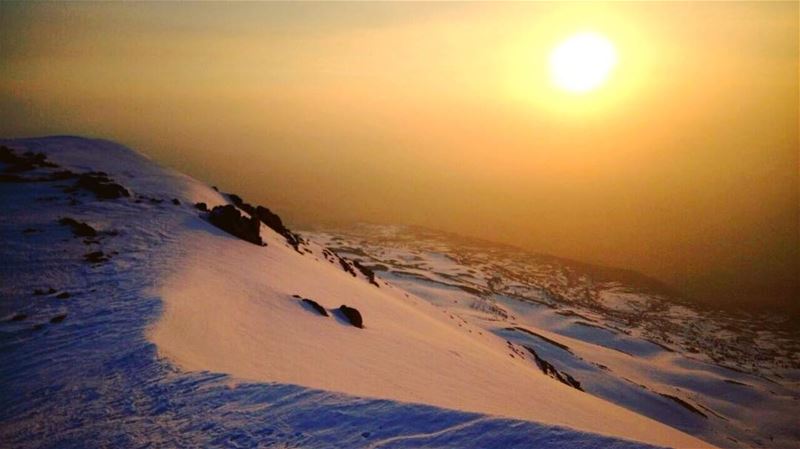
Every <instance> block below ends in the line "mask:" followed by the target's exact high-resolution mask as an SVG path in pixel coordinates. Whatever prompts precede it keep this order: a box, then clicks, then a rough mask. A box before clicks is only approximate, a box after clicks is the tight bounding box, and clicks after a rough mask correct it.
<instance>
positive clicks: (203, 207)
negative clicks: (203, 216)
mask: <svg viewBox="0 0 800 449" xmlns="http://www.w3.org/2000/svg"><path fill="white" fill-rule="evenodd" d="M194 208H195V209H197V210H200V211H203V212H208V206H207V205H206V203H195V204H194Z"/></svg>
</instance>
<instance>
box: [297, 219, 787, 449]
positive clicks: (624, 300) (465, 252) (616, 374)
mask: <svg viewBox="0 0 800 449" xmlns="http://www.w3.org/2000/svg"><path fill="white" fill-rule="evenodd" d="M307 235H309V236H311V238H314V239H315V240H317V241H319V242H322V243H325V244H326V245H328V246H330V247H331V248H333V249H335V250H336V251H337V253H339V254H341V255H345V256H347V257H351V258H353V259H354V260H360V261H361V263H362V264H363V265H366V266H369V267H372V268H374V269H375V270H376V271H377V272H378V273H379V276H380V277H381V279H384V280H387V281H390V282H391V283H392V284H393V285H395V286H398V287H401V288H404V289H406V290H407V291H411V292H414V293H416V294H417V295H418V296H420V297H422V298H425V299H426V300H427V301H429V302H430V303H432V304H436V305H437V306H438V307H440V308H441V309H442V310H445V311H446V312H447V313H449V314H451V315H452V316H454V317H455V318H456V319H457V320H460V321H461V322H463V323H464V324H465V325H470V326H476V327H478V328H481V329H483V330H484V331H485V332H490V333H494V334H496V335H498V336H501V337H503V338H506V339H508V340H509V341H511V342H514V343H515V344H518V345H522V346H524V347H527V348H531V349H533V350H534V351H535V352H536V353H537V356H538V358H539V359H540V361H542V365H543V366H545V367H546V364H545V363H544V362H546V363H547V364H549V365H551V366H552V369H553V370H556V371H558V372H559V373H560V374H561V376H562V378H564V379H566V380H569V378H567V377H566V376H567V375H569V376H570V377H571V378H572V379H573V380H575V381H577V382H579V383H580V387H581V389H582V390H583V391H585V392H586V393H588V394H591V395H594V396H597V397H601V398H604V399H606V400H608V401H611V402H614V403H616V404H619V405H622V406H624V407H626V408H628V409H630V410H633V411H636V412H638V413H641V414H643V415H645V416H648V417H651V418H653V419H656V420H658V421H660V422H663V423H666V424H669V425H671V426H674V427H676V428H679V429H681V430H684V431H686V432H687V433H690V434H692V435H696V436H701V437H702V438H704V439H706V440H707V441H711V442H713V443H715V444H717V445H720V446H727V447H745V448H746V447H767V448H775V447H785V448H791V447H796V446H797V444H798V442H800V433H798V430H797V426H796V424H797V415H798V412H800V405H799V404H800V403H799V402H798V401H800V383H798V381H799V380H800V335H798V334H797V330H796V329H794V328H793V327H792V325H791V322H790V321H787V320H786V318H785V317H780V316H774V315H758V316H751V315H748V314H745V313H736V314H734V313H726V312H723V311H718V310H710V309H699V308H697V307H692V305H691V303H689V302H687V301H685V300H682V299H681V298H679V297H675V296H673V294H671V293H670V292H669V290H667V289H665V288H664V287H663V286H661V285H659V284H658V283H657V282H655V281H653V280H650V279H647V278H645V277H644V276H641V275H638V274H636V273H631V272H627V271H624V270H615V269H609V268H603V267H596V266H589V265H586V264H580V263H577V262H573V261H568V260H563V259H558V258H554V257H550V256H544V255H537V254H532V253H530V252H526V251H522V250H520V249H518V248H514V247H510V246H504V245H496V244H492V243H489V242H485V241H480V240H475V239H467V238H463V237H459V236H456V235H452V234H447V233H442V232H437V231H432V230H429V229H424V228H415V227H404V226H380V225H365V224H363V225H357V226H353V227H349V228H338V229H336V228H333V229H328V230H326V231H322V230H318V231H317V232H313V233H308V234H307ZM793 329H794V330H793ZM551 372H552V371H551Z"/></svg>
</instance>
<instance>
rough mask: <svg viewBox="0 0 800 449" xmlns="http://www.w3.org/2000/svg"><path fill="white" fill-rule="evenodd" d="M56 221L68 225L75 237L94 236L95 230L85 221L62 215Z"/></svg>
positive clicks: (95, 234)
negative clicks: (62, 216)
mask: <svg viewBox="0 0 800 449" xmlns="http://www.w3.org/2000/svg"><path fill="white" fill-rule="evenodd" d="M58 223H59V224H61V225H64V226H69V227H70V228H71V229H72V233H73V234H74V235H75V236H76V237H96V236H97V231H96V230H95V229H94V228H93V227H91V226H89V225H88V224H86V223H83V222H80V221H78V220H75V219H74V218H70V217H64V218H62V219H61V220H58Z"/></svg>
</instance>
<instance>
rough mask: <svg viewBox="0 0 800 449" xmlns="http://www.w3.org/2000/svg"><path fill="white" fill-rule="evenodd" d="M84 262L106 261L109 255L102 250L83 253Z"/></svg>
mask: <svg viewBox="0 0 800 449" xmlns="http://www.w3.org/2000/svg"><path fill="white" fill-rule="evenodd" d="M83 258H84V259H85V260H86V262H89V263H103V262H108V260H109V257H108V256H107V255H106V254H105V253H103V252H102V251H94V252H91V253H87V254H84V255H83Z"/></svg>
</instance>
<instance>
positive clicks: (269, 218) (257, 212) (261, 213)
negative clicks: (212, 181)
mask: <svg viewBox="0 0 800 449" xmlns="http://www.w3.org/2000/svg"><path fill="white" fill-rule="evenodd" d="M228 198H229V199H230V200H231V202H232V203H233V204H234V205H235V206H236V207H238V208H239V209H241V210H243V211H244V212H247V213H248V214H250V216H251V217H256V218H258V219H259V220H260V221H261V222H262V223H264V224H265V225H267V227H269V228H270V229H272V230H273V231H275V232H277V233H278V234H280V235H282V236H283V238H285V239H286V242H287V243H289V244H290V245H292V247H293V248H294V249H295V251H298V252H299V251H300V244H301V243H303V239H302V237H300V235H298V234H296V233H294V232H292V231H291V230H289V228H287V227H286V226H284V225H283V221H282V220H281V217H279V216H278V214H276V213H274V212H272V211H271V210H269V209H268V208H266V207H264V206H255V207H254V206H253V205H252V204H250V203H247V202H245V201H244V200H243V199H242V197H240V196H239V195H237V194H235V193H229V194H228Z"/></svg>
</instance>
